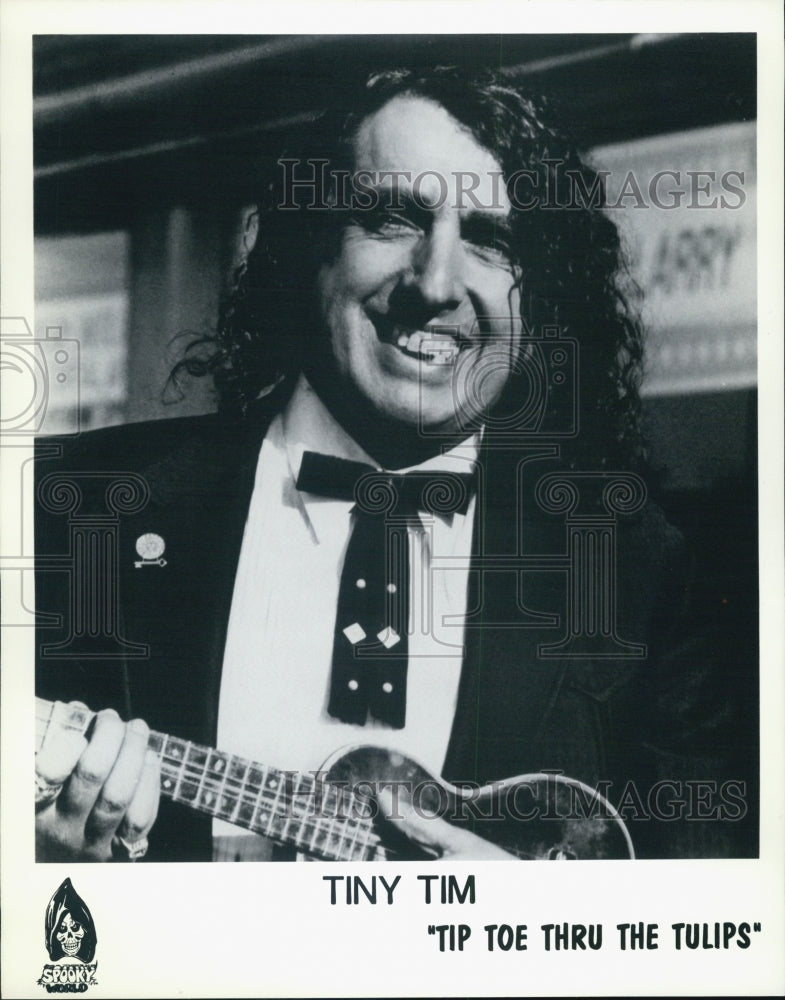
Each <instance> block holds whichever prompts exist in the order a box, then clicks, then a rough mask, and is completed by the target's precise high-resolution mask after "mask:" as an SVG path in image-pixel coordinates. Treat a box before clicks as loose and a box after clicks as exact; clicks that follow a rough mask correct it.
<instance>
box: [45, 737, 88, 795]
mask: <svg viewBox="0 0 785 1000" xmlns="http://www.w3.org/2000/svg"><path fill="white" fill-rule="evenodd" d="M86 746H87V740H86V739H85V738H84V736H82V735H81V733H75V732H73V731H72V730H66V729H64V730H62V731H60V732H59V733H57V735H55V736H52V737H51V738H47V740H46V742H45V743H44V745H43V747H42V748H41V750H39V751H38V753H37V754H36V758H35V771H36V774H38V775H39V776H40V777H41V778H43V779H44V780H45V781H48V782H50V783H52V784H57V783H59V784H62V783H63V782H64V781H65V780H66V778H67V777H68V775H69V774H70V773H71V772H72V771H73V769H74V768H75V767H76V762H77V761H78V760H79V758H80V757H81V756H82V754H83V753H84V751H85V748H86Z"/></svg>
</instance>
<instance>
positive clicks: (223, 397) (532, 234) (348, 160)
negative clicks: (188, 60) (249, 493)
mask: <svg viewBox="0 0 785 1000" xmlns="http://www.w3.org/2000/svg"><path fill="white" fill-rule="evenodd" d="M404 94H405V95H412V96H418V97H422V98H425V99H428V100H431V101H434V102H435V103H437V104H439V105H441V106H442V107H443V108H444V109H445V110H446V111H448V112H449V114H451V115H452V116H453V117H454V118H455V119H456V120H457V121H458V122H460V123H461V124H462V125H463V126H464V127H466V128H467V129H468V130H469V131H470V132H471V134H472V136H473V137H474V138H475V140H476V141H477V142H478V143H479V145H481V146H482V147H483V148H485V149H487V150H488V151H489V152H491V153H492V154H493V156H494V157H495V158H496V160H497V161H498V163H499V164H500V166H501V169H502V173H503V176H504V178H505V181H506V183H507V188H508V194H509V195H510V201H511V203H512V205H513V209H512V212H511V218H510V224H511V228H512V247H511V257H512V264H513V265H514V267H515V269H516V274H517V275H519V278H518V285H519V289H520V292H521V314H522V319H523V321H524V324H525V327H524V328H525V329H526V330H529V331H534V332H535V335H536V331H538V330H542V329H545V328H548V327H550V328H553V327H558V329H559V331H560V334H561V336H562V337H565V338H573V339H574V340H575V341H577V343H578V347H579V358H578V364H579V375H578V384H579V389H580V391H579V394H578V395H579V407H578V426H579V428H580V434H579V435H577V436H576V437H574V438H572V439H571V440H569V441H566V442H564V444H563V451H562V454H563V455H564V456H565V457H567V458H568V460H569V462H570V464H578V465H581V466H591V467H592V468H595V469H596V468H598V467H602V466H607V467H609V468H610V467H614V468H618V467H619V466H620V465H621V466H624V467H627V468H641V467H642V466H643V464H644V458H645V448H644V444H643V440H642V437H641V433H640V427H639V423H640V421H639V416H640V396H639V384H640V379H641V374H642V362H643V338H642V331H641V327H640V323H639V321H638V319H637V315H636V314H635V312H634V310H633V308H632V306H631V303H630V301H629V300H630V294H629V291H630V290H631V289H634V284H633V283H632V281H631V279H629V275H628V274H627V272H626V269H625V264H624V259H623V255H622V253H621V247H620V241H619V236H618V232H617V229H616V226H615V224H614V223H613V222H612V221H611V220H610V219H609V218H608V216H607V214H605V213H604V212H603V210H602V192H601V188H599V187H597V186H595V185H596V182H597V175H596V174H595V172H594V171H593V170H592V169H591V168H590V167H589V166H588V165H587V164H586V163H584V162H583V160H582V159H581V157H580V156H579V154H578V152H577V149H576V147H575V144H574V143H573V142H572V140H571V139H570V138H569V137H568V136H566V135H565V134H564V133H563V132H562V131H560V130H559V129H558V128H557V127H555V126H554V125H552V124H550V123H549V120H548V119H549V117H553V116H552V114H550V115H549V109H548V104H547V102H546V101H545V100H542V99H535V98H532V97H530V96H528V95H526V94H524V93H523V92H522V91H521V89H520V88H519V87H518V86H517V85H514V84H513V83H512V82H510V80H509V79H507V78H506V77H505V76H504V75H503V74H501V73H499V72H495V71H491V70H483V71H481V72H479V73H469V72H467V71H466V70H464V69H459V68H455V67H439V68H435V69H432V70H429V71H426V72H420V71H417V72H415V71H409V70H393V71H388V72H384V73H379V74H376V75H374V76H372V77H370V78H369V79H368V80H367V81H366V82H365V84H364V85H363V86H362V88H361V89H360V90H359V92H354V93H344V94H343V96H342V98H341V100H340V101H339V102H338V103H337V105H336V106H334V107H332V108H330V109H329V110H328V111H325V112H324V113H323V114H320V115H318V116H315V117H314V119H313V120H312V121H310V122H309V123H308V126H307V128H306V129H305V130H304V132H303V133H302V134H298V135H297V136H293V137H290V141H289V143H288V148H287V149H286V150H285V152H284V154H283V156H282V157H281V159H280V160H279V163H280V162H282V161H283V160H284V159H285V158H291V160H293V161H297V162H299V163H306V162H307V161H310V164H311V165H313V164H314V163H315V162H316V161H325V162H326V163H328V164H329V165H330V167H329V172H330V174H331V175H334V174H335V172H336V171H337V170H341V169H345V170H347V171H350V170H351V169H352V148H351V147H352V141H353V139H354V136H355V134H356V132H357V129H358V127H359V125H360V123H361V122H362V121H363V120H364V119H365V118H366V117H367V116H369V115H370V114H372V113H373V112H375V111H377V110H378V109H380V108H381V107H382V106H383V105H385V104H386V103H387V102H388V101H389V100H391V99H392V98H393V97H395V96H397V95H404ZM521 171H525V172H526V176H527V178H528V187H527V190H528V191H530V192H531V191H534V192H535V193H536V200H535V201H534V203H533V204H531V203H528V204H526V205H525V206H523V205H522V204H521V199H520V197H519V195H516V192H515V191H514V190H513V189H512V188H513V187H514V180H515V177H516V176H518V177H519V178H520V177H521V173H520V172H521ZM326 173H327V172H325V174H326ZM314 176H315V177H316V179H317V181H318V178H319V170H318V169H317V168H316V167H314ZM511 178H512V179H513V183H511ZM280 181H281V171H280V168H279V172H278V174H277V176H276V178H275V180H271V181H270V183H269V184H268V186H267V190H266V191H265V192H264V197H263V198H262V199H261V200H260V202H259V206H258V236H257V239H256V242H255V245H254V247H253V249H252V250H251V251H250V252H249V253H248V254H247V257H246V259H245V260H244V261H243V263H242V264H241V265H240V267H239V268H238V269H237V271H236V273H235V275H234V281H233V286H232V288H231V291H230V293H229V294H228V296H227V297H226V298H225V301H224V303H223V305H222V308H221V313H220V318H219V326H218V331H217V335H216V336H215V337H214V338H209V340H208V341H204V340H202V341H200V342H197V344H196V345H191V350H189V351H188V352H187V354H186V357H185V358H184V360H183V361H181V362H180V365H179V366H178V369H177V370H185V371H187V372H188V373H190V374H193V375H207V374H211V375H212V376H213V377H214V381H215V386H216V389H217V392H218V394H219V399H220V404H221V407H223V408H230V409H236V410H238V411H240V412H241V413H242V412H245V410H246V409H247V407H248V405H249V403H250V402H251V401H252V400H253V399H255V398H257V397H258V395H259V394H260V392H261V391H262V390H263V389H264V388H265V387H268V386H270V385H271V384H273V383H276V382H280V381H281V380H290V381H291V380H292V379H293V378H294V377H295V376H296V374H297V373H298V372H299V371H300V369H301V365H302V362H303V358H304V356H305V352H307V351H308V350H309V345H310V344H311V343H312V341H311V339H310V338H312V337H314V336H319V335H320V328H321V325H322V322H321V320H320V318H319V316H318V315H316V304H315V298H316V296H315V295H314V288H315V278H316V273H317V270H318V267H319V265H320V264H321V263H322V262H323V261H325V260H326V259H329V257H330V255H331V254H333V253H334V252H335V250H336V247H337V238H338V235H339V233H340V228H341V221H340V219H341V213H340V212H337V211H329V210H327V211H296V210H290V211H287V210H282V209H280V208H279V207H278V206H279V205H280V204H281V203H282V194H281V191H280ZM309 197H310V198H314V200H315V201H316V202H317V203H319V202H321V201H322V199H327V200H329V193H328V192H327V191H322V190H318V189H313V188H312V190H311V191H310V192H309ZM554 209H556V210H554ZM345 214H346V213H344V214H343V217H344V218H345ZM625 287H626V289H627V291H626V292H625ZM205 348H206V349H205ZM523 391H526V392H530V391H531V390H530V383H528V382H527V386H526V387H524V386H523V384H522V382H521V381H520V379H519V380H518V382H517V384H516V378H515V375H513V376H512V377H511V378H510V381H509V384H508V387H507V389H506V391H505V393H504V394H503V397H502V399H501V400H499V401H498V403H497V407H498V410H499V411H500V412H504V411H505V410H507V411H509V410H510V409H511V408H512V409H515V407H516V406H517V407H520V398H521V393H522V392H523ZM516 396H517V398H516ZM553 405H554V406H556V405H561V404H557V403H556V401H555V400H554V403H553ZM556 420H557V423H558V415H557V416H556ZM543 435H547V431H544V432H543ZM543 435H541V436H543Z"/></svg>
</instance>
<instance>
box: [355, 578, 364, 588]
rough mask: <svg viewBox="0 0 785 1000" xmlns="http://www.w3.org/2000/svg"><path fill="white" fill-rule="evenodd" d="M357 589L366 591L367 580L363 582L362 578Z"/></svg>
mask: <svg viewBox="0 0 785 1000" xmlns="http://www.w3.org/2000/svg"><path fill="white" fill-rule="evenodd" d="M357 589H358V590H365V580H363V578H362V577H360V579H359V580H358V581H357Z"/></svg>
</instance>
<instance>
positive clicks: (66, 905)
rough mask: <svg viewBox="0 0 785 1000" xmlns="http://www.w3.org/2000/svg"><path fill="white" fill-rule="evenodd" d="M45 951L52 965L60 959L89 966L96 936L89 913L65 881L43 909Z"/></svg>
mask: <svg viewBox="0 0 785 1000" xmlns="http://www.w3.org/2000/svg"><path fill="white" fill-rule="evenodd" d="M45 930H46V950H47V951H48V952H49V957H50V958H51V960H52V961H53V962H58V961H59V960H60V959H61V958H70V959H76V961H77V962H92V960H93V956H94V955H95V946H96V933H95V923H94V922H93V918H92V915H91V913H90V910H89V909H88V908H87V904H86V903H85V901H84V900H83V899H82V898H81V897H80V896H79V894H78V893H77V891H76V889H74V887H73V885H71V879H70V878H67V879H65V881H64V882H63V884H62V885H61V886H60V888H59V889H58V890H57V892H56V893H55V894H54V896H52V898H51V899H50V900H49V905H48V906H47V908H46V921H45Z"/></svg>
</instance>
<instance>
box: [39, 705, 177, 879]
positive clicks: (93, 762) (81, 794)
mask: <svg viewBox="0 0 785 1000" xmlns="http://www.w3.org/2000/svg"><path fill="white" fill-rule="evenodd" d="M80 707H84V706H80ZM148 735H149V729H148V727H147V724H146V723H145V722H142V720H141V719H133V720H132V721H131V722H128V723H124V722H123V721H122V720H121V719H120V717H119V716H118V715H117V713H116V712H114V711H113V710H111V709H107V710H106V711H103V712H99V713H98V715H97V716H96V717H95V720H94V724H93V731H92V735H91V736H90V740H89V742H88V741H87V740H86V739H85V738H84V736H82V735H80V734H78V733H75V732H73V731H70V730H66V729H58V728H57V727H54V726H53V727H51V728H50V730H49V731H48V732H47V736H46V739H45V741H44V745H43V747H42V748H41V750H40V752H39V753H38V756H37V757H36V763H35V769H36V775H37V776H38V779H39V781H40V782H41V783H42V784H44V785H54V786H57V785H60V784H62V786H63V787H62V790H61V791H60V793H59V795H58V796H57V798H56V799H54V800H53V801H50V802H49V803H45V804H43V805H42V806H40V807H38V808H37V810H36V860H38V861H109V860H110V859H111V857H112V838H113V837H115V836H116V837H121V838H122V839H123V840H124V841H127V842H128V843H129V844H132V843H135V842H136V841H139V840H142V838H144V837H146V836H147V834H148V833H149V831H150V828H151V827H152V825H153V823H154V822H155V818H156V815H157V814H158V797H159V789H160V784H159V782H160V776H159V764H158V758H157V757H156V755H155V754H154V753H153V752H152V751H151V750H148V749H147V740H148Z"/></svg>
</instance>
